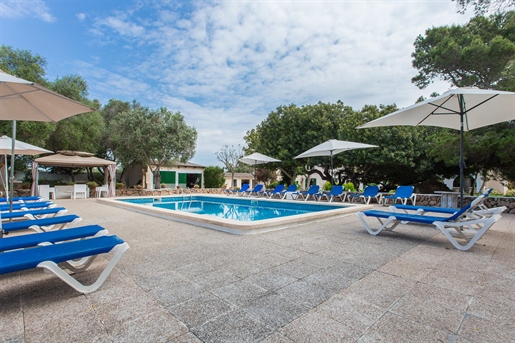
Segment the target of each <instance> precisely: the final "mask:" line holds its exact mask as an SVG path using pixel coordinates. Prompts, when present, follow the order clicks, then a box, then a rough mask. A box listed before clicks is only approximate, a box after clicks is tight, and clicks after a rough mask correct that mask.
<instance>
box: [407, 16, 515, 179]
mask: <svg viewBox="0 0 515 343" xmlns="http://www.w3.org/2000/svg"><path fill="white" fill-rule="evenodd" d="M415 47H416V49H415V53H413V55H412V56H413V57H414V60H413V66H415V67H416V68H418V69H419V71H420V72H419V74H418V75H417V76H416V77H415V78H413V79H412V81H413V82H414V83H416V84H417V86H419V87H420V88H424V87H425V86H426V85H428V84H429V83H430V82H432V80H434V79H436V78H441V79H443V80H447V81H449V82H451V83H452V84H453V85H454V86H458V87H466V86H476V87H479V88H490V89H498V90H506V91H515V11H510V12H507V13H504V14H496V15H492V16H490V17H488V18H486V17H479V16H478V17H475V18H472V19H471V20H470V22H469V23H468V24H466V25H464V26H452V27H437V28H432V29H429V30H427V31H426V36H425V37H422V36H419V37H418V38H417V40H416V41H415ZM507 125H508V126H509V125H513V124H512V123H501V124H496V125H492V126H489V127H486V128H482V129H477V130H473V131H470V132H467V133H465V142H464V144H465V149H464V154H465V161H466V166H467V168H466V172H467V174H469V177H472V176H473V175H477V173H481V174H482V175H483V176H484V177H486V178H488V176H489V175H501V176H502V177H505V178H507V179H508V180H513V177H514V176H515V168H513V167H512V166H513V161H512V158H511V157H510V156H507V155H506V154H505V153H506V151H510V149H511V148H510V147H509V145H507V144H510V142H514V141H515V136H514V135H513V130H509V129H506V127H507ZM427 141H428V143H429V145H428V149H427V154H428V156H430V157H431V158H432V159H434V160H435V161H436V162H437V163H440V164H442V163H443V164H444V165H445V167H446V168H447V172H448V173H450V172H452V170H453V169H455V168H457V167H452V166H453V165H454V166H457V165H458V158H459V132H458V131H455V130H445V129H436V128H435V129H433V134H431V135H429V136H428V137H427ZM503 154H504V156H503ZM501 156H503V157H502V158H501ZM505 161H506V162H507V163H504V162H505Z"/></svg>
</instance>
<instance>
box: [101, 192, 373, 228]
mask: <svg viewBox="0 0 515 343" xmlns="http://www.w3.org/2000/svg"><path fill="white" fill-rule="evenodd" d="M193 196H202V197H211V198H223V196H220V195H219V194H217V195H215V194H193ZM170 197H177V196H170V195H168V196H135V197H117V198H98V199H97V201H98V202H101V203H103V204H106V205H109V206H114V207H118V208H123V209H127V210H130V211H134V212H138V213H142V214H147V215H151V216H154V217H159V218H163V219H168V220H173V221H179V222H183V223H188V224H192V225H197V226H200V227H204V228H209V229H213V230H217V231H222V232H227V233H231V234H236V235H249V234H257V233H263V232H269V231H276V230H282V229H286V228H290V227H294V226H297V225H301V224H307V223H312V222H316V221H321V220H327V219H333V218H335V217H338V216H344V215H350V214H353V213H355V212H357V211H362V210H366V209H371V208H372V207H373V206H372V205H364V204H351V203H342V202H338V203H332V202H316V201H307V202H305V201H301V200H286V199H284V200H280V199H267V198H263V197H250V198H241V199H243V200H245V199H248V200H260V201H270V202H278V201H279V202H288V203H299V204H300V203H302V204H306V203H309V204H312V205H317V204H321V205H322V204H323V205H326V206H330V207H334V208H335V209H334V210H328V211H319V212H314V213H305V214H297V215H294V216H287V217H282V218H274V219H263V220H259V221H254V222H242V221H237V220H233V219H224V218H219V217H214V216H208V215H199V214H194V213H188V212H181V211H175V210H168V209H162V208H158V207H153V206H148V205H144V204H137V203H130V202H124V201H120V200H128V199H155V198H170ZM185 197H189V195H186V196H185ZM232 198H234V197H232ZM237 199H240V198H237ZM342 206H345V207H342Z"/></svg>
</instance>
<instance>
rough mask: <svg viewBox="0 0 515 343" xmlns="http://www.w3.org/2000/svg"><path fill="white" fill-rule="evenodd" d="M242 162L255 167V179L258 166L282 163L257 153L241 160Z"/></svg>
mask: <svg viewBox="0 0 515 343" xmlns="http://www.w3.org/2000/svg"><path fill="white" fill-rule="evenodd" d="M240 162H243V163H245V164H250V165H252V166H254V177H256V164H264V163H270V162H281V160H278V159H276V158H273V157H269V156H266V155H263V154H260V153H258V152H255V153H253V154H250V155H248V156H245V157H242V158H240Z"/></svg>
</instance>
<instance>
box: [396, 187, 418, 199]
mask: <svg viewBox="0 0 515 343" xmlns="http://www.w3.org/2000/svg"><path fill="white" fill-rule="evenodd" d="M414 189H415V187H413V186H399V187H397V190H396V191H395V196H396V197H400V198H409V197H411V196H412V195H413V190H414Z"/></svg>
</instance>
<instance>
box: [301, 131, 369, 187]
mask: <svg viewBox="0 0 515 343" xmlns="http://www.w3.org/2000/svg"><path fill="white" fill-rule="evenodd" d="M377 147H378V146H377V145H371V144H364V143H357V142H348V141H340V140H337V139H330V140H328V141H325V142H324V143H321V144H318V145H317V146H314V147H313V148H311V149H309V150H306V151H304V152H303V153H302V154H300V155H298V156H295V157H294V158H306V157H315V156H331V184H332V183H333V155H336V154H339V153H340V152H343V151H347V150H353V149H366V148H377Z"/></svg>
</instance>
